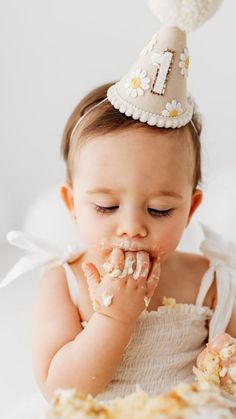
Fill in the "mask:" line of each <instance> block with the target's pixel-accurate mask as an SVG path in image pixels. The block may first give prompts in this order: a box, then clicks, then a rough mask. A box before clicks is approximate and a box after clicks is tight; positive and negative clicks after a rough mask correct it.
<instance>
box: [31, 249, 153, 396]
mask: <svg viewBox="0 0 236 419" xmlns="http://www.w3.org/2000/svg"><path fill="white" fill-rule="evenodd" d="M117 251H118V252H121V250H120V249H118V250H117ZM116 256H119V257H118V259H119V260H120V261H121V262H120V263H121V266H124V265H125V266H127V263H126V262H128V258H130V257H133V258H136V256H134V254H133V255H132V256H131V255H129V252H127V253H126V254H125V261H124V256H123V261H122V257H121V256H122V254H119V255H118V254H117V255H116ZM138 256H139V257H138ZM120 257H121V258H120ZM90 265H92V264H90ZM158 265H159V264H158V263H157V261H155V262H154V263H153V265H152V267H151V266H150V262H149V257H148V254H147V253H146V252H137V266H136V271H135V272H134V277H135V279H134V277H133V276H132V275H131V272H130V271H129V272H128V273H125V274H124V275H123V273H122V276H119V277H118V278H113V277H112V278H111V276H110V274H105V275H104V277H103V278H102V280H101V281H100V282H99V285H98V286H97V285H96V287H95V291H94V292H95V294H96V300H97V304H98V301H100V303H101V299H100V297H101V296H103V292H104V290H106V291H107V293H108V295H112V296H113V297H112V304H111V305H109V306H102V305H100V308H99V309H98V310H99V313H98V312H94V313H93V314H92V316H91V318H90V320H89V322H88V324H87V326H86V328H85V329H84V330H83V329H82V327H81V323H80V322H81V318H80V315H79V313H78V310H77V309H76V308H75V306H74V304H73V303H72V302H71V298H70V295H69V292H68V287H67V281H66V277H65V273H64V269H63V268H62V267H57V268H54V269H52V270H51V271H48V272H47V273H46V274H45V275H44V276H43V278H42V279H41V281H40V284H39V290H38V296H37V301H36V305H35V313H34V327H33V330H34V335H33V337H34V339H33V352H34V368H35V374H36V379H37V382H38V384H39V387H40V389H41V391H42V393H43V394H44V395H45V397H46V398H47V399H48V400H50V399H51V397H52V394H53V392H54V390H55V389H57V388H70V387H76V388H77V390H79V391H80V392H82V393H85V394H87V393H90V394H92V395H93V396H95V395H97V394H98V393H100V392H102V391H104V390H105V388H106V386H107V384H108V383H109V382H110V381H111V379H112V378H113V376H114V373H115V371H116V369H117V367H118V365H119V363H120V361H121V358H122V355H123V352H124V349H125V347H126V346H127V344H128V343H129V340H130V337H131V335H132V331H133V328H134V325H135V322H136V319H137V318H138V316H139V315H140V314H141V312H142V311H143V309H144V306H145V303H144V297H145V296H150V297H151V295H152V294H153V292H154V290H155V288H156V286H157V284H158V278H159V270H160V269H159V267H158ZM93 266H94V265H93ZM147 268H148V269H147ZM94 270H95V271H96V269H95V266H94V268H93V271H94ZM149 270H150V272H149ZM115 271H116V272H117V270H115ZM122 271H123V267H122V269H121V272H122ZM91 272H92V271H91V266H90V274H91ZM132 272H133V271H132ZM136 273H137V275H136ZM147 277H148V278H147ZM88 282H89V283H90V288H91V287H93V281H92V279H90V280H89V281H88ZM104 287H105V288H104ZM91 290H92V288H91ZM98 305H99V304H98Z"/></svg>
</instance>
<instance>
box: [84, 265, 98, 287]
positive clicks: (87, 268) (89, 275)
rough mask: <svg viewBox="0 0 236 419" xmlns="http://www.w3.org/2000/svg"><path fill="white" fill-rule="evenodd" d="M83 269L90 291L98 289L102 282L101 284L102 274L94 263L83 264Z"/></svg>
mask: <svg viewBox="0 0 236 419" xmlns="http://www.w3.org/2000/svg"><path fill="white" fill-rule="evenodd" d="M82 269H83V272H84V275H85V277H86V280H87V283H88V286H89V290H90V289H92V288H94V287H95V288H96V287H97V286H98V285H99V284H100V282H101V278H100V274H99V272H98V270H97V268H96V266H95V265H93V263H90V262H84V263H82Z"/></svg>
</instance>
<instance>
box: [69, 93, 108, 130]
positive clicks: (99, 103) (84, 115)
mask: <svg viewBox="0 0 236 419" xmlns="http://www.w3.org/2000/svg"><path fill="white" fill-rule="evenodd" d="M106 101H108V98H107V97H106V98H105V99H103V100H101V101H100V102H98V103H96V105H94V106H92V107H91V108H90V109H89V110H88V112H85V113H84V114H83V116H81V118H79V119H78V121H77V122H76V124H75V126H74V128H73V130H72V133H71V135H70V138H72V137H73V135H74V133H75V131H76V129H77V127H78V126H79V124H80V122H81V121H82V120H83V119H84V118H85V117H86V116H87V115H88V114H89V113H90V112H91V111H93V110H94V109H95V108H97V107H98V106H99V105H101V104H102V103H104V102H106Z"/></svg>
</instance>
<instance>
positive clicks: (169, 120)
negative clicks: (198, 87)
mask: <svg viewBox="0 0 236 419" xmlns="http://www.w3.org/2000/svg"><path fill="white" fill-rule="evenodd" d="M107 98H108V100H109V101H110V102H111V104H112V105H113V106H114V108H115V109H118V110H119V111H120V112H121V113H124V114H125V115H126V116H129V117H130V116H131V117H132V118H133V119H135V120H139V121H140V122H144V123H147V124H148V125H151V126H157V127H159V128H180V127H183V126H184V125H187V124H188V122H190V121H191V118H192V115H193V106H192V104H191V103H190V102H188V103H187V108H186V110H185V111H184V112H182V113H181V114H180V115H178V116H174V117H173V116H172V117H169V116H164V115H159V114H155V113H151V112H147V111H144V110H143V109H140V108H137V106H135V105H132V104H131V103H128V102H126V101H125V100H124V99H122V98H121V96H120V95H119V93H118V92H117V89H116V85H112V86H111V87H110V88H109V89H108V91H107ZM172 102H173V101H172Z"/></svg>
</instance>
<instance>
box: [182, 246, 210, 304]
mask: <svg viewBox="0 0 236 419" xmlns="http://www.w3.org/2000/svg"><path fill="white" fill-rule="evenodd" d="M176 253H177V255H176V257H177V259H178V275H179V277H180V278H181V282H182V284H183V283H184V284H185V287H184V288H185V291H186V292H187V294H188V295H189V297H190V300H191V299H192V301H193V302H195V301H196V298H197V295H198V293H199V291H200V287H201V283H202V279H203V277H204V275H205V274H206V272H207V271H208V270H209V267H210V261H209V259H208V258H207V257H206V256H204V255H200V254H194V253H185V252H176ZM215 297H216V284H215V281H214V279H213V282H212V285H211V286H210V288H209V290H208V292H207V294H206V297H205V300H204V303H203V305H204V306H208V307H210V308H214V304H215Z"/></svg>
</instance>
